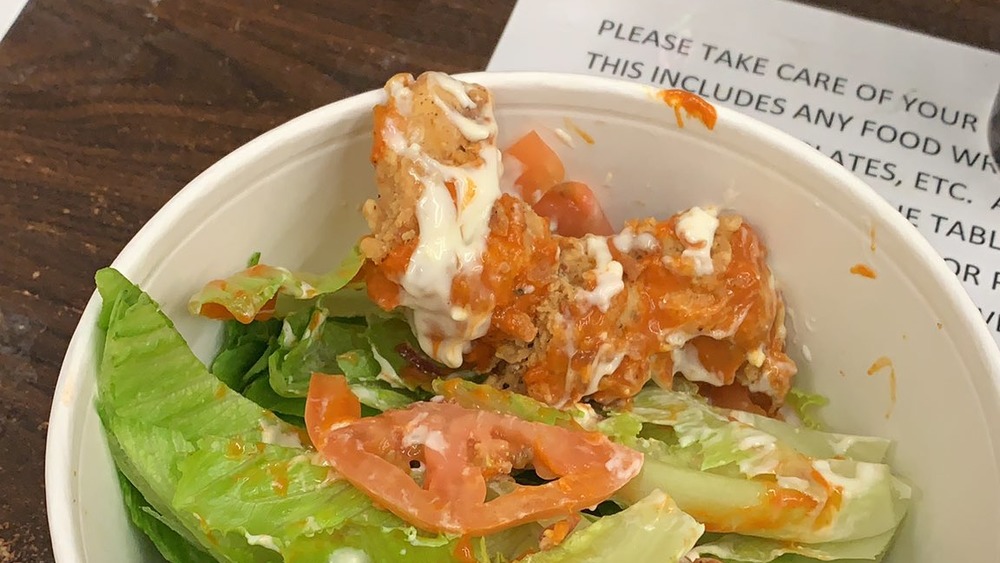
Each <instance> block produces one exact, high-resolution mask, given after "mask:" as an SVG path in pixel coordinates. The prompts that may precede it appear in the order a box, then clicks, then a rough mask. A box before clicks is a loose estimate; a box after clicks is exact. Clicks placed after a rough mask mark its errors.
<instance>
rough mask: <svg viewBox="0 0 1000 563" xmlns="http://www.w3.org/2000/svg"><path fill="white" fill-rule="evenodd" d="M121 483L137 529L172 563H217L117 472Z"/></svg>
mask: <svg viewBox="0 0 1000 563" xmlns="http://www.w3.org/2000/svg"><path fill="white" fill-rule="evenodd" d="M118 484H119V486H120V488H121V491H122V500H123V502H124V503H125V508H126V509H127V510H128V514H129V518H130V519H131V520H132V523H133V524H135V527H136V528H139V530H140V531H142V533H143V534H145V535H146V537H147V538H149V540H150V541H151V542H152V543H153V545H154V546H155V547H156V549H157V551H159V552H160V554H161V555H163V558H164V559H166V560H167V561H169V562H170V563H215V562H216V559H215V557H212V556H211V555H209V554H208V553H207V552H206V551H203V550H201V549H199V548H198V546H197V545H196V544H194V543H192V542H191V541H189V540H187V539H185V538H184V536H183V535H181V534H180V533H178V532H177V531H176V530H174V529H173V528H172V527H171V526H170V525H169V524H167V522H166V521H165V519H164V518H163V516H162V515H160V513H159V512H157V511H156V509H154V508H153V507H152V506H150V504H149V502H148V501H146V499H145V498H143V496H142V493H140V492H139V489H136V488H135V486H134V485H133V484H132V483H130V482H129V480H128V479H127V478H126V477H125V476H124V475H122V474H121V473H120V472H119V473H118Z"/></svg>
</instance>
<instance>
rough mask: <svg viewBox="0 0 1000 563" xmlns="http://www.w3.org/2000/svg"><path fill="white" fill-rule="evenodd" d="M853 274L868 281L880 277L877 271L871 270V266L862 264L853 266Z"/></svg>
mask: <svg viewBox="0 0 1000 563" xmlns="http://www.w3.org/2000/svg"><path fill="white" fill-rule="evenodd" d="M851 273H852V274H854V275H856V276H861V277H863V278H868V279H875V278H877V277H878V274H876V273H875V270H873V269H871V266H868V265H867V264H862V263H860V262H858V263H857V264H855V265H853V266H851Z"/></svg>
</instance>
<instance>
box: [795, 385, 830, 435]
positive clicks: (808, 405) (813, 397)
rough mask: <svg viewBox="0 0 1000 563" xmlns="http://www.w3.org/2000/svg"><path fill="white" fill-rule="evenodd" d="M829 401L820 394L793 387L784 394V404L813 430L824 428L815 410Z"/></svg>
mask: <svg viewBox="0 0 1000 563" xmlns="http://www.w3.org/2000/svg"><path fill="white" fill-rule="evenodd" d="M829 402H830V401H829V399H827V398H826V397H824V396H822V395H818V394H815V393H807V392H806V391H803V390H801V389H797V388H795V387H793V388H792V389H791V390H790V391H789V392H788V394H787V395H786V396H785V405H786V406H788V407H790V408H791V409H792V410H793V411H795V414H796V416H798V417H799V420H801V421H802V424H803V425H804V426H805V427H806V428H812V429H814V430H823V429H824V425H823V423H822V422H820V420H819V418H818V416H817V414H816V412H815V411H816V410H819V409H820V408H822V407H825V406H826V405H827V404H829Z"/></svg>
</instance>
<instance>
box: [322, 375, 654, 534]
mask: <svg viewBox="0 0 1000 563" xmlns="http://www.w3.org/2000/svg"><path fill="white" fill-rule="evenodd" d="M318 391H319V390H318V387H317V392H318ZM312 399H317V400H318V399H319V397H318V396H314V395H313V389H312V388H310V400H312ZM307 416H308V413H307ZM323 421H325V419H322V418H317V419H311V420H310V419H308V418H307V426H308V430H309V436H310V438H311V439H312V441H313V443H314V444H319V445H320V446H319V449H320V452H321V453H322V454H323V456H325V457H326V459H327V460H328V461H329V462H330V463H331V465H333V467H334V468H336V470H337V471H338V472H340V474H341V475H343V477H344V478H345V479H347V480H348V481H349V482H350V483H352V484H353V485H354V486H356V487H358V488H359V489H361V490H363V491H365V492H366V493H367V494H368V495H369V496H371V497H372V498H373V499H375V500H376V501H377V502H378V503H379V504H380V505H381V506H384V507H385V508H387V509H388V510H389V511H391V512H392V513H394V514H396V515H397V516H399V517H400V518H402V519H404V520H406V521H407V522H409V523H410V524H412V525H414V526H416V527H418V528H420V529H423V530H427V531H430V532H437V533H448V534H456V535H471V536H483V535H486V534H491V533H494V532H497V531H500V530H503V529H506V528H510V527H512V526H516V525H519V524H523V523H526V522H534V521H538V520H543V519H547V518H554V517H565V516H568V515H570V514H573V513H575V512H578V511H579V510H582V509H584V508H586V507H589V506H594V505H595V504H597V503H599V502H601V501H602V500H605V499H607V498H608V497H609V496H610V495H611V494H612V493H614V492H615V491H617V490H618V489H619V488H621V487H622V486H624V485H625V484H626V483H627V482H628V481H630V480H631V479H632V478H633V477H635V475H636V474H637V473H638V472H639V469H640V468H641V466H642V454H641V453H639V452H636V451H634V450H631V449H629V448H626V447H624V446H621V445H618V444H614V443H612V442H611V441H610V440H609V439H608V438H607V437H606V436H604V435H602V434H599V433H596V432H582V431H575V430H569V429H566V428H559V427H556V426H549V425H546V424H541V423H535V422H528V421H525V420H521V419H519V418H516V417H513V416H509V415H502V414H497V413H494V412H488V411H480V410H473V409H466V408H464V407H461V406H458V405H454V404H450V403H416V404H414V405H412V406H410V407H409V408H406V409H402V410H394V411H386V412H384V413H382V414H381V415H379V416H374V417H368V418H362V419H360V420H357V421H355V422H353V423H350V424H348V425H347V426H344V427H341V428H335V429H332V430H331V428H330V427H328V426H324V425H323V423H322V422H323ZM415 466H416V467H418V468H419V469H417V474H416V476H417V477H420V478H421V479H420V481H421V482H420V483H418V481H417V479H416V478H415V475H414V469H412V468H413V467H415ZM528 466H532V467H534V468H535V470H536V472H538V473H539V474H540V475H545V476H551V477H555V479H554V480H552V481H549V482H547V483H545V484H542V485H539V486H521V485H518V486H516V487H515V488H514V490H513V491H512V492H509V493H507V494H504V495H501V496H499V497H497V498H495V499H493V500H490V501H486V492H487V481H488V480H490V479H491V478H494V477H496V476H499V475H506V474H509V473H510V472H511V471H512V470H514V469H518V468H524V467H528Z"/></svg>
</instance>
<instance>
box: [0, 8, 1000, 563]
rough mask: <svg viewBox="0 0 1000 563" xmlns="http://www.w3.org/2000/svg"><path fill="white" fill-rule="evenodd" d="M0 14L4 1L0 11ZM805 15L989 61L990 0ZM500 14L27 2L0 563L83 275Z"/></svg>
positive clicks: (15, 61)
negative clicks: (948, 45)
mask: <svg viewBox="0 0 1000 563" xmlns="http://www.w3.org/2000/svg"><path fill="white" fill-rule="evenodd" d="M0 1H2V0H0ZM809 3H811V4H816V5H821V6H825V7H829V8H833V9H839V10H846V11H849V12H852V13H857V14H858V15H862V16H865V17H869V18H873V19H877V20H880V21H886V22H890V23H896V24H899V25H902V26H904V27H908V28H912V29H917V30H921V31H925V32H928V33H932V34H936V35H939V36H942V37H945V38H949V39H952V40H955V41H964V42H967V43H970V44H973V45H977V46H980V47H983V48H987V49H992V50H1000V9H998V6H1000V5H998V4H997V3H996V0H950V1H944V0H919V1H918V0H884V1H882V2H868V1H867V0H842V1H834V0H826V1H820V0H814V1H810V2H809ZM512 6H513V0H504V1H499V2H482V1H477V0H451V1H444V0H417V1H414V0H372V1H368V0H325V1H324V0H286V1H280V2H276V1H268V2H262V1H250V0H244V1H240V0H33V1H32V2H31V3H30V4H29V5H28V7H27V8H26V10H25V12H24V13H23V14H22V16H21V18H20V19H19V20H18V22H17V23H16V24H15V26H14V28H13V29H12V30H11V32H10V34H9V35H8V36H7V38H6V39H4V41H3V43H2V44H0V563H12V562H14V561H18V562H20V561H31V562H33V561H50V560H51V559H52V555H51V549H50V547H49V536H48V531H47V525H46V521H45V513H44V493H43V467H44V463H43V459H44V444H45V429H46V420H47V418H48V411H49V405H50V402H51V396H52V392H53V388H54V386H55V381H56V376H57V373H58V370H59V365H60V362H61V360H62V357H63V354H64V352H65V349H66V346H67V344H68V342H69V338H70V336H71V334H72V332H73V329H74V328H75V325H76V322H77V319H78V317H79V315H80V313H81V310H82V308H83V307H84V305H85V304H86V301H87V299H88V298H89V296H90V294H91V292H92V290H93V283H92V275H93V272H94V271H95V270H97V269H98V268H100V267H102V266H104V265H107V264H108V263H110V262H111V260H112V259H113V258H114V257H115V255H116V254H117V253H118V252H119V251H120V250H121V248H122V247H123V246H124V244H125V243H126V242H127V241H128V240H129V239H130V238H131V237H132V235H133V234H134V233H135V232H136V231H137V230H138V229H139V227H140V226H141V225H142V224H143V223H145V221H146V220H147V219H149V217H151V216H152V214H153V213H154V212H155V211H156V210H157V209H159V207H160V206H161V205H163V203H164V202H166V201H167V199H169V198H170V197H171V196H172V195H173V194H175V193H176V192H177V191H178V190H179V189H180V188H181V187H182V186H183V185H184V184H185V183H187V182H188V181H189V180H191V179H192V178H193V177H194V176H196V175H197V174H198V173H199V172H201V171H202V170H204V169H205V168H206V167H207V166H209V165H210V164H211V163H212V162H214V161H215V160H217V159H218V158H220V157H221V156H223V155H224V154H226V153H228V152H230V151H231V150H233V149H234V148H236V147H237V146H239V145H241V144H243V143H245V142H246V141H248V140H250V139H251V138H253V137H255V136H257V135H258V134H260V133H261V132H263V131H265V130H267V129H269V128H271V127H273V126H275V125H277V124H279V123H282V122H284V121H286V120H288V119H289V118H291V117H293V116H296V115H298V114H301V113H303V112H305V111H307V110H310V109H313V108H315V107H317V106H320V105H323V104H326V103H328V102H330V101H333V100H337V99H340V98H343V97H345V96H349V95H352V94H355V93H358V92H362V91H364V90H368V89H371V88H375V87H378V86H379V85H380V84H381V83H382V82H383V81H384V80H385V79H386V78H387V77H388V76H390V75H392V74H393V73H395V72H399V71H410V72H420V71H422V70H425V69H431V68H434V69H440V70H445V71H449V72H456V71H465V70H476V69H481V68H483V67H484V66H485V64H486V61H487V60H488V58H489V55H490V53H491V52H492V49H493V46H494V45H495V44H496V41H497V39H498V37H499V35H500V32H501V30H502V28H503V25H504V23H505V22H506V20H507V16H508V15H509V13H510V10H511V8H512Z"/></svg>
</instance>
